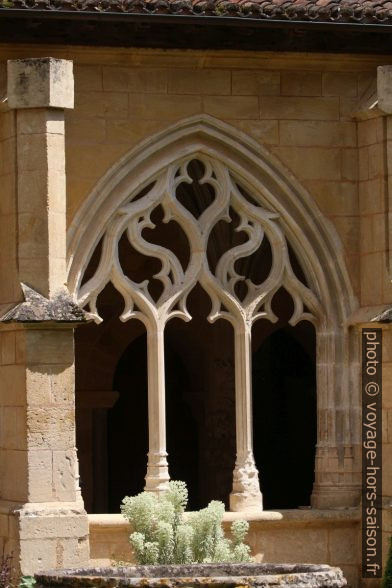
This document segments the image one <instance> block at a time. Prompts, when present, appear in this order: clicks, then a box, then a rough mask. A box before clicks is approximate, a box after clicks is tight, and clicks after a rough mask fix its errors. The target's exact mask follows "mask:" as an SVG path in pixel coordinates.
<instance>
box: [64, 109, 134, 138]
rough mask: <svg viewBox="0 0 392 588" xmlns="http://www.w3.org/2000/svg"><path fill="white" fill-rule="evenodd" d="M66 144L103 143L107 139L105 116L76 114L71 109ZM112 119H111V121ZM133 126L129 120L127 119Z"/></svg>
mask: <svg viewBox="0 0 392 588" xmlns="http://www.w3.org/2000/svg"><path fill="white" fill-rule="evenodd" d="M65 121H66V122H65V128H66V136H65V139H66V144H68V145H69V144H70V143H77V144H80V145H84V144H88V143H101V142H102V141H104V140H105V135H106V121H105V119H103V118H98V117H95V118H84V117H78V116H74V111H69V112H68V116H67V117H66V119H65ZM111 121H112V119H110V122H111ZM126 123H127V125H128V127H131V125H130V124H129V121H126Z"/></svg>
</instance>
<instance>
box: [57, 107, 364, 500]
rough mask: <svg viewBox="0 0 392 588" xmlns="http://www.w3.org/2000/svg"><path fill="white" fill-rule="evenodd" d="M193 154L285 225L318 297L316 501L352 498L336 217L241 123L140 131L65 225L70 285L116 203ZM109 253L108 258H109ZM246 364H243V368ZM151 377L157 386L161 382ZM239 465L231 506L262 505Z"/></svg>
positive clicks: (156, 472) (348, 301)
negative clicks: (226, 173) (226, 174)
mask: <svg viewBox="0 0 392 588" xmlns="http://www.w3.org/2000/svg"><path fill="white" fill-rule="evenodd" d="M198 157H199V158H202V159H203V158H205V159H207V160H211V161H214V162H217V165H221V166H224V167H225V168H226V169H228V170H230V172H231V173H232V174H233V175H234V176H235V178H237V179H238V181H240V182H241V185H242V186H244V188H245V189H246V190H247V191H248V192H249V193H250V194H251V195H252V197H253V198H255V199H256V200H257V201H258V202H260V205H262V206H263V207H264V208H265V209H267V210H268V211H271V212H273V213H274V214H275V215H276V216H277V217H278V218H279V223H280V226H281V228H282V231H283V234H284V235H285V237H286V238H287V241H288V242H289V243H290V245H291V246H292V248H293V250H294V252H295V254H296V256H297V258H298V261H299V263H300V265H301V267H302V269H303V272H304V274H305V276H306V280H307V283H308V285H309V290H310V291H311V292H312V293H313V295H314V298H315V300H317V304H316V305H315V308H314V312H313V318H314V322H315V324H316V329H317V398H318V442H317V453H316V481H315V486H314V491H313V504H314V505H316V506H331V505H349V504H352V503H353V502H355V500H356V497H357V495H358V488H357V481H356V476H355V473H356V469H357V465H358V464H357V451H356V449H355V448H354V446H356V445H357V442H358V435H359V424H358V423H359V422H357V420H356V419H355V417H354V419H353V418H352V414H353V411H352V410H351V409H350V404H352V398H351V399H350V390H349V384H350V382H349V369H348V365H349V359H350V358H349V355H350V353H351V352H352V350H350V346H349V336H348V330H347V328H346V327H345V324H346V321H347V319H348V317H349V316H350V315H351V313H352V312H353V310H354V308H355V306H356V300H355V298H354V295H353V292H352V288H351V284H350V280H349V277H348V273H347V269H346V267H345V263H344V258H343V253H342V247H341V244H340V240H339V238H338V236H337V234H336V231H335V229H334V227H333V226H332V225H331V223H330V222H329V221H328V220H327V219H326V218H325V217H324V216H323V215H322V213H321V211H320V210H319V208H318V206H317V205H316V203H315V201H314V200H313V198H312V197H311V196H310V194H309V193H308V192H307V191H306V190H305V189H304V188H303V187H302V186H301V185H300V184H299V182H298V181H297V180H296V178H295V177H294V176H293V175H292V173H291V172H290V171H288V170H287V169H285V168H284V166H283V165H282V164H281V163H280V162H279V161H278V160H277V159H276V158H275V157H274V156H273V155H271V153H269V152H268V150H266V149H265V148H263V147H262V146H260V145H259V144H258V143H256V142H255V141H254V140H253V139H251V138H250V137H248V136H247V135H245V134H243V133H242V132H240V131H238V129H235V128H234V127H232V126H230V125H228V124H226V123H223V122H221V121H219V120H217V119H215V118H212V117H210V116H207V115H201V116H196V117H192V118H188V119H185V120H183V121H180V122H178V123H176V124H174V125H172V126H171V127H169V128H168V129H167V130H165V131H163V132H160V133H158V134H156V135H153V136H152V137H149V138H148V139H146V140H145V141H143V142H142V143H141V144H140V145H139V146H138V147H137V148H135V149H133V150H132V151H130V152H129V153H128V154H127V155H125V156H124V157H123V158H122V159H121V160H120V161H119V162H118V163H117V164H115V165H114V166H113V167H112V168H111V169H110V170H109V171H108V172H107V173H106V174H105V175H104V177H103V178H102V179H101V180H100V181H99V183H98V184H97V185H96V187H95V188H94V190H93V191H92V192H91V194H90V195H89V196H88V198H87V199H86V201H85V203H84V204H83V205H82V207H81V208H80V210H79V212H78V213H77V215H76V217H75V218H74V220H73V222H72V224H71V226H70V228H69V232H68V253H69V259H68V287H69V290H70V292H71V293H72V295H73V296H74V297H75V299H76V300H77V301H78V299H79V292H80V286H81V281H82V278H83V273H84V271H85V269H86V267H87V265H88V262H89V260H90V258H91V255H92V254H93V252H94V250H95V248H96V246H97V244H98V242H99V240H100V239H101V238H102V235H103V234H104V233H105V231H106V229H107V227H108V226H109V224H110V223H111V222H113V219H114V218H115V217H116V215H117V214H118V211H119V210H121V209H122V208H123V207H124V206H125V205H126V204H127V203H131V202H132V199H133V198H134V197H135V196H136V195H137V194H138V193H139V192H140V190H141V189H143V188H144V187H146V186H148V185H149V184H150V183H151V180H152V179H153V178H157V177H158V176H159V175H160V174H162V173H163V172H164V170H166V169H168V166H171V165H173V164H178V165H180V164H181V162H183V161H188V160H190V159H191V158H198ZM106 261H107V263H109V261H110V260H109V259H107V260H106ZM316 306H317V309H316ZM299 316H301V313H299V315H298V317H299ZM128 318H129V317H128ZM299 320H300V319H299ZM150 339H151V345H152V346H153V347H154V349H155V352H156V353H158V354H159V353H162V350H159V342H158V341H157V339H156V338H155V341H152V339H153V336H152V335H150ZM161 343H162V342H161ZM162 344H163V343H162ZM244 370H245V372H246V368H244ZM243 375H244V374H243ZM152 377H154V378H155V379H156V377H155V376H152V375H151V378H152ZM244 377H246V374H245V376H244ZM158 379H163V380H164V375H163V372H159V376H158ZM156 385H157V386H158V388H159V383H157V382H156ZM162 394H163V396H164V390H163V391H162V390H160V391H158V395H157V398H156V399H157V401H158V400H159V399H160V400H159V402H164V397H163V398H162ZM245 404H246V401H245ZM357 408H358V409H359V405H358V407H357ZM158 429H159V427H158ZM160 443H161V445H160ZM154 451H155V454H156V455H155V458H154V459H152V461H151V463H150V466H151V467H150V470H151V471H150V474H151V475H150V488H151V489H155V490H159V489H161V488H162V487H164V484H165V482H166V480H167V464H166V456H165V448H164V447H162V438H161V440H160V441H159V440H156V447H155V450H154ZM150 458H151V456H150ZM237 458H238V446H237ZM248 465H249V464H248ZM165 468H166V471H165ZM236 468H237V481H236V471H235V473H234V487H233V494H232V501H231V504H232V508H233V509H236V510H242V509H244V508H250V507H255V506H261V497H259V496H258V495H257V491H256V490H255V488H254V487H252V484H250V486H249V484H248V485H247V483H246V481H245V482H244V480H242V481H241V480H239V479H238V472H239V471H240V472H242V474H243V472H244V470H246V468H247V462H246V459H245V458H244V459H243V460H242V463H240V464H237V465H236ZM251 469H252V464H251ZM343 470H344V473H345V475H344V476H340V481H339V480H338V482H336V480H337V479H338V478H339V476H338V475H337V474H338V473H339V472H343ZM161 474H162V475H161ZM242 474H241V475H242ZM241 475H240V477H241ZM160 476H161V477H160ZM252 476H253V474H251V477H252ZM245 477H246V475H245ZM147 487H149V480H148V476H147Z"/></svg>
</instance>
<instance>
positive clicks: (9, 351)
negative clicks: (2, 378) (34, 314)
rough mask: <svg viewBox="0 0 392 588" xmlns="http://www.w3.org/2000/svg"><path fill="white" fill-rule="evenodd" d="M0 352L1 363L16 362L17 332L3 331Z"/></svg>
mask: <svg viewBox="0 0 392 588" xmlns="http://www.w3.org/2000/svg"><path fill="white" fill-rule="evenodd" d="M0 353H1V355H0V357H1V365H3V366H6V365H13V364H14V363H15V362H16V351H15V333H12V332H8V333H7V332H3V333H1V337H0Z"/></svg>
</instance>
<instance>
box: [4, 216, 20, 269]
mask: <svg viewBox="0 0 392 588" xmlns="http://www.w3.org/2000/svg"><path fill="white" fill-rule="evenodd" d="M16 235H17V218H16V215H15V214H8V215H7V216H3V217H1V231H0V251H1V259H3V260H4V261H8V262H9V261H10V260H13V259H16V257H17V253H16V252H17V237H16Z"/></svg>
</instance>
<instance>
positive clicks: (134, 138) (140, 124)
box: [105, 119, 165, 148]
mask: <svg viewBox="0 0 392 588" xmlns="http://www.w3.org/2000/svg"><path fill="white" fill-rule="evenodd" d="M105 122H106V142H107V143H113V144H118V143H125V144H127V145H128V146H131V145H135V144H136V143H138V142H139V141H141V140H142V139H144V137H145V136H148V135H152V134H153V133H156V132H157V131H159V130H161V129H162V128H163V127H164V126H165V123H164V122H163V121H161V120H143V121H137V120H132V121H129V119H127V120H106V121H105ZM107 143H106V145H107ZM105 148H106V147H105Z"/></svg>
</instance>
